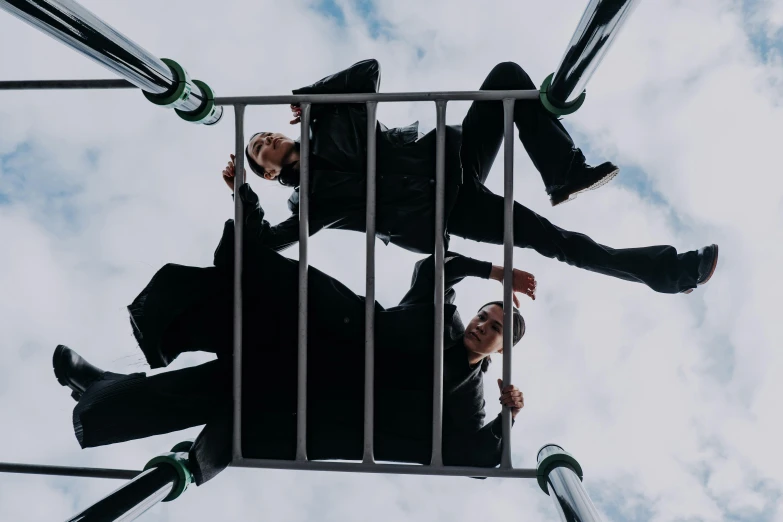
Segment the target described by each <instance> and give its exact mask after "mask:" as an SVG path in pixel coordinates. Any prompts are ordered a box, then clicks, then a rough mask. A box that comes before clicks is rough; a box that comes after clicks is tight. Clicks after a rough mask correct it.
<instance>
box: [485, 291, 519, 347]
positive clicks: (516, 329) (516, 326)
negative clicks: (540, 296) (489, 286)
mask: <svg viewBox="0 0 783 522" xmlns="http://www.w3.org/2000/svg"><path fill="white" fill-rule="evenodd" d="M492 305H497V306H499V307H500V308H503V301H491V302H489V303H487V304H485V305H484V306H482V307H481V308H479V312H480V311H481V310H483V309H484V308H486V307H488V306H492ZM511 308H513V314H512V317H513V321H514V334H513V335H512V336H511V338H512V342H513V343H514V344H515V345H516V344H517V343H518V342H519V341H520V339H522V336H524V335H525V320H524V319H523V318H522V314H521V313H519V310H518V309H517V308H516V307H514V306H513V305H512V307H511Z"/></svg>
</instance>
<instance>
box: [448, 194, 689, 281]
mask: <svg viewBox="0 0 783 522" xmlns="http://www.w3.org/2000/svg"><path fill="white" fill-rule="evenodd" d="M448 229H449V232H451V233H452V234H454V235H456V236H460V237H463V238H465V239H471V240H474V241H483V242H487V243H492V244H495V245H500V244H502V243H503V198H502V197H501V196H498V195H497V194H493V193H492V192H490V191H489V190H488V189H487V188H486V187H484V185H481V184H480V183H478V181H477V180H466V181H465V184H464V185H463V186H462V187H461V189H460V193H459V196H458V197H457V202H456V204H455V206H454V209H453V210H452V212H451V216H450V217H449V223H448ZM514 246H517V247H520V248H532V249H533V250H535V251H536V252H538V253H539V254H541V255H543V256H546V257H551V258H555V259H558V260H559V261H563V262H565V263H568V264H569V265H573V266H576V267H579V268H584V269H585V270H590V271H592V272H597V273H599V274H604V275H608V276H612V277H617V278H620V279H625V280H626V281H636V282H639V283H644V284H646V285H647V286H649V287H650V288H652V289H653V290H655V291H656V292H663V293H677V292H679V291H681V290H685V289H686V288H695V287H696V279H697V277H698V263H699V260H698V256H697V253H696V252H695V251H690V252H685V253H684V254H678V253H677V250H676V249H675V248H674V247H671V246H668V245H659V246H649V247H642V248H617V249H615V248H610V247H608V246H604V245H601V244H599V243H596V242H595V241H593V240H592V239H590V238H589V237H587V236H586V235H584V234H580V233H578V232H570V231H568V230H564V229H562V228H560V227H557V226H555V225H553V224H552V223H550V222H549V221H548V220H547V219H545V218H543V217H541V216H539V215H538V214H536V213H535V212H533V211H532V210H530V209H528V208H526V207H523V206H522V205H520V204H519V203H514Z"/></svg>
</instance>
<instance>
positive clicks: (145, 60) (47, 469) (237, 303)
mask: <svg viewBox="0 0 783 522" xmlns="http://www.w3.org/2000/svg"><path fill="white" fill-rule="evenodd" d="M637 3H638V0H591V1H590V2H589V4H588V6H587V8H586V9H585V12H584V14H583V16H582V18H581V21H580V22H579V25H578V27H577V29H576V31H575V32H574V35H573V37H572V38H571V42H570V43H569V45H568V47H567V49H566V52H565V54H564V56H563V58H562V60H561V62H560V65H559V66H558V68H557V69H556V71H555V72H554V73H552V74H551V75H550V76H548V77H547V79H546V80H545V81H544V83H543V84H542V86H541V89H540V90H530V91H459V92H458V91H446V92H400V93H382V94H374V93H373V94H321V95H278V96H242V97H226V98H216V97H214V95H213V93H212V90H211V89H210V88H209V87H208V86H207V85H206V84H205V83H204V82H200V81H198V80H192V81H191V80H190V78H189V76H188V75H187V73H186V72H185V71H184V69H183V68H182V67H181V66H179V65H178V64H177V63H176V62H174V61H173V60H167V59H163V60H158V59H157V58H155V57H153V56H152V55H151V54H150V53H148V52H147V51H145V50H144V49H142V48H141V47H140V46H138V45H137V44H135V43H134V42H132V41H131V40H129V39H127V38H126V37H124V36H123V35H121V34H120V33H118V32H117V31H115V30H114V29H112V28H111V27H110V26H109V25H108V24H106V23H104V22H103V21H101V20H100V19H99V18H97V17H96V16H95V15H93V14H92V13H90V12H89V11H87V10H86V9H84V8H83V7H81V6H80V5H79V4H77V3H76V2H74V1H73V0H0V8H2V9H5V10H6V11H8V12H10V13H11V14H13V15H15V16H17V17H19V18H21V19H22V20H24V21H26V22H28V23H30V24H31V25H33V26H35V27H37V28H39V29H41V30H42V31H44V32H46V33H47V34H49V35H51V36H53V37H54V38H57V39H58V40H60V41H62V42H64V43H66V44H68V45H69V46H71V47H72V48H74V49H75V50H77V51H79V52H80V53H82V54H84V55H85V56H87V57H89V58H92V59H94V60H96V61H98V62H99V63H101V64H103V65H105V66H106V67H108V68H110V69H112V70H113V71H115V72H116V73H117V74H119V75H120V76H121V77H122V78H124V80H119V81H118V80H85V81H82V80H54V81H16V82H0V90H3V89H5V90H10V89H77V88H86V89H110V88H128V87H133V86H135V87H138V88H140V89H142V90H143V91H144V94H145V96H146V97H147V99H149V100H150V101H152V102H153V103H155V104H157V105H161V106H164V107H170V108H174V109H175V110H176V112H177V114H178V115H179V116H180V117H182V118H183V119H185V120H187V121H191V122H196V123H203V124H206V125H212V124H214V123H217V122H218V121H219V120H220V118H221V116H222V114H223V107H225V106H231V107H233V109H234V116H235V138H236V140H235V142H236V152H235V155H236V168H235V172H236V175H235V180H234V183H235V189H238V187H239V186H241V185H242V184H243V183H244V182H245V180H244V165H243V164H244V146H245V143H244V141H245V138H244V113H245V108H246V107H247V106H248V105H251V106H252V105H277V104H293V103H296V104H299V105H300V106H301V108H302V114H301V163H300V187H301V188H300V198H301V199H300V205H299V217H300V219H299V226H300V229H299V358H298V390H297V394H298V404H297V440H296V444H297V446H296V447H297V451H296V460H292V461H287V460H286V461H271V460H261V459H248V458H245V457H243V455H242V450H241V437H240V434H241V426H242V415H241V412H242V394H241V389H242V380H241V377H242V372H241V365H242V313H241V312H242V288H241V284H240V283H241V281H242V245H243V241H242V240H241V238H242V234H243V226H242V225H243V222H244V220H243V215H242V214H243V211H242V206H241V201H240V198H236V200H235V201H236V203H235V211H234V217H235V220H234V223H235V234H236V235H235V242H234V245H235V255H234V262H235V266H234V269H235V270H234V284H235V287H234V413H235V415H234V438H233V448H232V455H233V460H232V466H236V467H258V468H276V469H298V470H321V471H345V472H360V473H394V474H416V475H449V476H454V475H456V476H467V477H513V478H535V479H537V480H538V483H539V485H540V487H541V489H542V490H543V491H544V492H545V493H547V494H548V495H550V496H551V497H552V498H553V501H554V504H555V507H556V509H557V512H558V514H559V515H560V518H561V520H563V521H567V522H570V521H585V522H593V521H599V520H600V517H599V514H598V512H597V510H596V509H595V507H594V506H593V504H592V502H591V501H590V498H589V496H588V495H587V492H586V491H585V489H584V487H583V486H582V482H581V480H582V468H581V466H580V465H579V463H578V462H577V461H576V459H575V458H574V457H573V456H571V455H570V454H568V453H567V452H565V451H564V450H563V449H562V448H561V447H559V446H557V445H553V444H549V445H546V446H544V447H543V448H541V450H540V451H539V452H538V455H537V467H536V468H535V469H520V468H514V467H513V465H512V462H511V437H510V434H511V414H510V411H509V410H508V408H504V411H503V453H502V460H501V465H500V467H498V468H475V467H458V466H444V465H443V460H442V455H441V449H442V445H441V441H442V417H443V320H444V318H443V309H444V280H443V263H444V245H443V213H444V184H445V125H446V107H447V103H448V101H451V100H496V101H502V102H503V110H504V114H505V124H504V141H505V145H504V203H505V207H504V223H505V230H504V266H505V273H504V287H503V288H504V290H503V303H504V322H505V323H506V324H512V271H511V270H512V267H513V203H514V201H513V181H514V178H513V152H514V149H513V109H514V103H515V102H516V100H535V99H539V100H540V101H541V103H542V104H543V105H544V106H545V107H546V108H547V109H548V110H550V111H551V112H553V113H554V114H557V115H564V114H570V113H572V112H574V111H575V110H577V109H578V108H579V107H580V106H581V105H582V104H583V103H584V100H585V92H584V87H585V86H586V84H587V82H588V81H589V79H590V78H591V76H592V74H593V73H594V72H595V69H596V68H597V66H598V64H599V63H600V61H601V59H602V58H603V56H604V55H605V53H606V51H607V50H608V49H609V47H610V44H611V43H612V41H613V39H614V37H615V36H616V35H617V33H618V32H619V30H620V28H621V27H622V25H623V23H624V22H625V20H626V19H627V17H628V15H629V14H630V13H631V12H632V10H633V8H634V7H635V5H636V4H637ZM406 101H408V102H411V101H432V102H434V103H435V108H436V122H437V123H436V132H437V140H436V158H437V160H436V177H435V187H436V190H435V193H436V206H435V238H436V244H435V266H436V271H435V273H436V277H435V288H434V296H435V310H436V311H435V339H434V340H433V355H434V361H435V371H434V375H433V386H434V390H433V419H432V433H433V441H432V442H433V443H432V458H431V463H430V465H428V466H419V465H396V464H384V463H376V462H375V459H374V455H373V429H374V426H373V411H374V404H373V389H374V375H373V368H374V331H373V328H374V301H375V224H376V219H375V218H376V206H375V187H376V143H375V132H374V130H375V126H376V109H377V104H378V103H381V102H406ZM318 103H330V104H333V103H365V104H366V106H367V116H368V117H367V126H368V127H367V128H368V133H367V135H368V143H367V214H366V218H367V222H366V230H367V243H366V265H367V279H366V293H365V295H366V301H365V302H366V303H367V304H366V309H365V318H366V323H365V324H366V331H365V369H366V370H365V376H364V377H365V388H364V389H365V408H364V452H363V453H364V455H363V460H362V462H361V463H349V462H333V461H329V462H325V461H310V460H308V458H307V451H306V434H307V409H306V397H307V375H306V374H307V328H306V325H307V299H308V288H307V270H308V261H307V246H308V238H309V233H308V210H309V184H310V176H309V148H310V142H309V136H310V132H309V131H310V112H311V107H312V104H318ZM512 333H513V331H512V329H511V328H506V329H504V333H503V335H504V339H503V340H504V346H505V347H507V349H506V350H504V357H503V381H504V382H512V378H511V358H512V350H511V349H510V347H511V346H512V345H513V343H512ZM183 448H184V446H180V445H178V446H177V447H175V449H174V450H173V452H174V453H175V454H176V453H177V452H180V453H178V454H179V455H186V454H185V453H182V452H183V451H184V449H183ZM167 458H169V460H165V459H164V460H158V461H156V460H155V459H153V461H151V462H150V465H151V464H152V463H153V462H157V463H158V464H160V465H157V464H156V466H157V467H154V468H153V470H152V471H146V472H143V473H141V474H139V475H138V476H136V474H138V473H139V472H134V471H129V470H102V469H94V470H89V469H85V468H65V467H54V466H37V465H29V464H9V463H0V471H5V472H13V473H38V474H50V475H71V476H82V477H84V476H93V477H102V478H125V479H127V478H133V477H135V478H133V480H132V481H131V482H129V483H128V484H127V485H126V486H124V487H122V488H121V489H119V490H118V491H116V492H115V493H113V494H112V495H109V496H108V497H106V498H105V499H103V500H102V501H100V502H99V503H98V504H95V505H94V506H92V507H91V508H89V509H88V510H86V511H85V512H83V513H82V514H80V515H77V516H76V517H75V518H73V519H72V520H81V521H86V520H91V521H92V520H132V519H133V518H135V517H136V516H138V515H139V514H140V513H142V512H143V511H145V510H146V509H148V508H149V507H151V506H152V505H154V504H155V503H157V502H158V501H160V500H172V499H173V498H175V497H173V496H172V495H173V491H175V490H177V491H179V490H181V489H184V485H186V484H187V479H186V478H183V477H186V475H187V462H186V459H185V457H177V458H179V461H178V464H176V465H173V464H171V462H170V460H171V459H174V457H167ZM161 463H162V464H161ZM164 464H165V465H164ZM148 466H149V465H148ZM177 466H179V467H177ZM172 469H173V470H175V471H176V473H175V471H172ZM183 470H184V471H183ZM175 475H176V476H175ZM183 484H184V485H183ZM180 492H181V491H180ZM94 513H102V515H101V516H102V517H103V518H100V517H99V518H95V517H96V516H97V515H95V514H94ZM80 517H81V518H80ZM89 517H93V518H89ZM111 517H114V518H111Z"/></svg>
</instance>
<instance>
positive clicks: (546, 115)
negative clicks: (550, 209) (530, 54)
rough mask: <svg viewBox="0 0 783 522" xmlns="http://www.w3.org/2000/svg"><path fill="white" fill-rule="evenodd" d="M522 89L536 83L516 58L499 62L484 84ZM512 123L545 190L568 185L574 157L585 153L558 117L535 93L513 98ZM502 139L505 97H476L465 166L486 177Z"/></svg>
mask: <svg viewBox="0 0 783 522" xmlns="http://www.w3.org/2000/svg"><path fill="white" fill-rule="evenodd" d="M524 89H538V87H537V86H536V85H535V84H534V83H533V81H532V80H531V79H530V77H529V76H528V75H527V73H526V72H525V71H524V70H523V69H522V68H521V67H520V66H519V65H517V64H515V63H512V62H504V63H501V64H498V65H496V66H495V67H494V68H493V69H492V71H491V72H490V73H489V75H488V76H487V78H486V79H485V80H484V83H483V84H481V90H483V91H497V90H524ZM514 123H515V124H516V126H517V130H518V131H519V139H520V141H521V142H522V144H523V145H524V147H525V150H526V151H527V153H528V155H529V156H530V159H531V160H532V162H533V164H534V165H535V167H536V168H537V169H538V171H539V173H540V174H541V178H542V179H543V181H544V185H545V187H546V189H547V191H548V192H549V191H551V190H552V189H555V188H557V187H559V186H562V185H564V184H565V182H566V174H567V173H568V170H569V167H570V165H571V163H572V161H574V160H575V159H576V160H579V161H580V162H582V161H583V160H582V157H581V155H577V154H576V150H575V149H574V142H573V140H572V139H571V137H570V136H569V135H568V132H567V131H566V130H565V127H563V125H562V124H561V123H560V121H559V120H558V119H557V117H555V116H554V115H553V114H551V113H550V112H549V111H547V110H546V109H545V108H544V107H543V105H541V102H540V101H539V100H537V99H536V100H517V101H516V102H515V103H514ZM502 141H503V103H502V102H501V101H476V102H473V104H471V106H470V109H469V110H468V114H467V115H466V116H465V119H464V120H463V122H462V148H461V150H460V160H461V161H462V168H463V169H464V171H465V172H466V173H469V174H470V173H472V174H473V175H475V176H476V177H477V179H478V180H479V181H480V182H481V183H484V182H485V181H486V179H487V176H488V175H489V171H490V169H491V168H492V164H493V162H494V161H495V157H496V156H497V154H498V151H499V150H500V144H501V143H502ZM577 156H578V157H577Z"/></svg>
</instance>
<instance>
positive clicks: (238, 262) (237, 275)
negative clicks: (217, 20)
mask: <svg viewBox="0 0 783 522" xmlns="http://www.w3.org/2000/svg"><path fill="white" fill-rule="evenodd" d="M244 149H245V106H244V105H234V156H235V158H234V347H233V348H234V392H233V393H234V433H233V438H232V446H231V458H232V460H233V461H235V462H236V461H239V460H242V260H243V259H242V256H243V253H242V252H243V248H242V247H243V246H244V234H243V230H244V224H245V218H244V215H243V208H242V198H240V197H239V187H241V186H242V185H243V184H244V183H245V150H244Z"/></svg>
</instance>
